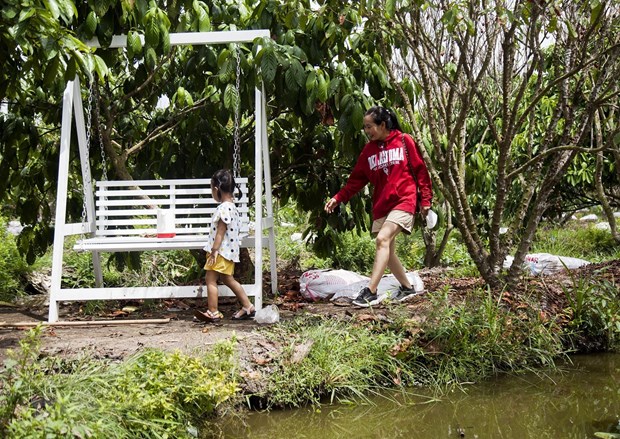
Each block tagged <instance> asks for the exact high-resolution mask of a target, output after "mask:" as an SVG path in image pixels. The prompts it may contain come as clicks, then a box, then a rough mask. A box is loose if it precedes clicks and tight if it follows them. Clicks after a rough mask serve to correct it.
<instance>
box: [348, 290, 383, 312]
mask: <svg viewBox="0 0 620 439" xmlns="http://www.w3.org/2000/svg"><path fill="white" fill-rule="evenodd" d="M352 303H353V305H355V306H359V307H362V308H368V307H369V306H372V305H376V304H377V303H379V298H378V297H377V295H376V294H373V292H372V291H370V288H368V287H364V288H363V289H362V291H360V292H359V294H358V295H357V297H356V298H355V300H353V302H352Z"/></svg>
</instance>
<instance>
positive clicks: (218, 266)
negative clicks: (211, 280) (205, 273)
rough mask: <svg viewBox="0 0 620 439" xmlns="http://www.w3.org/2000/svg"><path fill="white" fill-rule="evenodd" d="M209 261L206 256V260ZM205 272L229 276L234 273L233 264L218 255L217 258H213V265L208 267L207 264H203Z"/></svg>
mask: <svg viewBox="0 0 620 439" xmlns="http://www.w3.org/2000/svg"><path fill="white" fill-rule="evenodd" d="M208 259H209V255H207V260H208ZM205 270H211V271H217V272H218V273H222V274H230V275H233V274H234V273H235V263H234V262H233V261H230V260H228V259H226V258H225V257H223V256H222V255H220V254H218V255H217V258H215V263H214V264H212V265H209V263H208V262H207V263H206V264H205Z"/></svg>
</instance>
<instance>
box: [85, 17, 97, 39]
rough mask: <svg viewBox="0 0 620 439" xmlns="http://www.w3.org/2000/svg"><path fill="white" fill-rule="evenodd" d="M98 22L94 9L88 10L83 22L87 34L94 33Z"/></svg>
mask: <svg viewBox="0 0 620 439" xmlns="http://www.w3.org/2000/svg"><path fill="white" fill-rule="evenodd" d="M98 22H99V20H97V14H95V11H90V13H89V14H88V17H86V22H85V23H84V27H85V29H86V32H87V33H88V35H90V36H92V35H95V31H96V30H97V24H98Z"/></svg>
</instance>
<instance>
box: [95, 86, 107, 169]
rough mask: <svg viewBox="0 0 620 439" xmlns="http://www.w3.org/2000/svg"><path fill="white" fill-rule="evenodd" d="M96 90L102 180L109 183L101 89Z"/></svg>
mask: <svg viewBox="0 0 620 439" xmlns="http://www.w3.org/2000/svg"><path fill="white" fill-rule="evenodd" d="M97 78H98V76H97V75H95V77H94V78H93V82H92V83H96V81H97ZM94 89H95V90H96V96H94V95H95V93H92V95H93V96H94V99H95V117H96V118H97V134H98V140H99V147H100V149H101V178H102V180H103V181H108V163H107V160H106V154H105V149H104V147H103V135H102V134H101V123H100V122H99V121H100V120H101V119H100V118H99V112H100V107H99V89H98V88H95V87H94Z"/></svg>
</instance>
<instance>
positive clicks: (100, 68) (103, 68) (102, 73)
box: [93, 55, 108, 79]
mask: <svg viewBox="0 0 620 439" xmlns="http://www.w3.org/2000/svg"><path fill="white" fill-rule="evenodd" d="M93 61H94V63H95V67H94V69H95V72H97V75H99V78H101V79H103V78H105V77H106V76H108V66H107V64H106V63H105V61H104V60H103V58H101V57H100V56H99V55H93Z"/></svg>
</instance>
